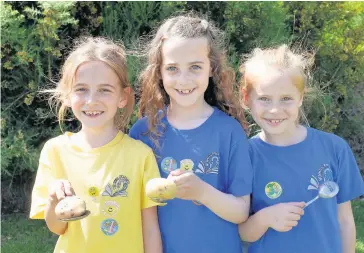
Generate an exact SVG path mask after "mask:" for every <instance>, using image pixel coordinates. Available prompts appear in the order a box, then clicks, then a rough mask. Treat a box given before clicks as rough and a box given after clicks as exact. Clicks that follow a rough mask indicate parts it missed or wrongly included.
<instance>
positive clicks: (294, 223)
mask: <svg viewBox="0 0 364 253" xmlns="http://www.w3.org/2000/svg"><path fill="white" fill-rule="evenodd" d="M297 224H298V222H297V221H287V222H286V223H285V226H286V227H295V226H297Z"/></svg>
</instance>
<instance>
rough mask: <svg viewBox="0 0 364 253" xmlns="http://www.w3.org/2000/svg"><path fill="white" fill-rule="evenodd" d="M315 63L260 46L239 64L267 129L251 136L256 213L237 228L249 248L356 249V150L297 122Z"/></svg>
mask: <svg viewBox="0 0 364 253" xmlns="http://www.w3.org/2000/svg"><path fill="white" fill-rule="evenodd" d="M309 60H310V59H309V58H305V57H304V56H302V55H299V54H295V53H293V52H292V51H291V50H290V49H289V48H288V47H287V46H286V45H283V46H280V47H278V48H274V49H267V50H261V49H255V50H254V51H253V53H252V55H251V56H250V57H249V58H248V59H247V60H246V62H245V63H244V64H243V65H242V67H241V72H242V79H241V85H242V87H241V91H242V94H243V101H244V104H245V105H246V106H247V108H248V109H249V111H250V112H251V115H252V117H253V119H254V121H255V122H256V123H257V124H258V125H259V127H260V128H261V132H260V133H258V134H257V135H256V136H254V137H253V138H252V139H250V140H249V143H250V155H251V160H252V165H253V170H254V180H253V193H252V204H251V210H252V212H253V215H252V216H250V217H249V219H248V220H247V221H246V222H244V223H242V224H240V225H239V232H240V236H241V238H242V239H243V240H245V241H248V242H253V243H252V244H251V246H250V248H249V253H261V252H264V253H265V252H270V253H275V252H277V253H278V252H279V253H285V252H287V253H293V252H294V253H307V252H309V253H343V252H345V253H349V252H351V253H354V252H355V223H354V218H353V212H352V209H351V204H350V201H351V200H352V199H354V198H356V197H358V196H360V195H362V194H363V193H364V184H363V180H362V178H361V175H360V172H359V168H358V166H357V163H356V161H355V159H354V156H353V154H352V151H351V150H350V147H349V146H348V144H347V143H346V142H345V141H344V140H343V139H341V138H340V137H338V136H336V135H334V134H331V133H326V132H322V131H319V130H316V129H313V128H310V127H305V126H303V125H301V124H299V123H298V122H299V117H300V115H301V112H302V111H301V106H302V101H303V98H304V95H305V93H306V91H307V90H308V88H307V85H306V83H307V77H306V75H305V72H306V70H307V68H308V62H309ZM311 62H312V61H311ZM332 182H334V183H332ZM335 183H336V184H337V186H338V189H339V192H338V193H337V195H336V196H334V197H332V198H326V199H324V198H318V199H317V200H316V201H314V202H312V203H311V204H310V205H307V203H308V202H309V201H310V200H311V199H314V198H315V197H316V196H317V195H318V192H319V190H320V189H323V187H324V186H325V185H326V186H327V185H328V186H331V188H330V187H329V188H328V190H329V193H330V192H335V190H337V189H335V188H336V187H335ZM324 189H327V188H324Z"/></svg>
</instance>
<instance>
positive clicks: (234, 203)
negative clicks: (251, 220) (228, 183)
mask: <svg viewBox="0 0 364 253" xmlns="http://www.w3.org/2000/svg"><path fill="white" fill-rule="evenodd" d="M203 185H204V186H203V188H202V191H201V195H200V197H199V198H198V199H196V200H198V201H199V202H201V204H203V205H205V206H206V207H207V208H209V209H210V210H211V211H212V212H214V213H215V214H216V215H217V216H219V217H220V218H222V219H224V220H227V221H230V222H232V223H236V224H239V223H241V222H244V221H246V219H248V217H249V208H250V195H246V196H242V197H235V196H233V195H231V194H226V193H223V192H221V191H219V190H217V189H216V188H214V187H213V186H211V185H209V184H207V183H204V184H203Z"/></svg>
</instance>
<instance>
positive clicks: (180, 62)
mask: <svg viewBox="0 0 364 253" xmlns="http://www.w3.org/2000/svg"><path fill="white" fill-rule="evenodd" d="M162 60H163V62H162V65H161V75H162V81H163V86H164V89H165V90H166V92H167V94H168V95H169V97H170V101H171V103H172V105H173V106H181V107H194V106H196V105H197V106H198V105H202V102H203V101H204V93H205V91H206V89H207V86H208V82H209V76H210V74H211V68H210V59H209V57H208V41H207V39H206V38H195V39H184V38H180V37H172V38H168V39H166V40H165V41H164V42H163V46H162Z"/></svg>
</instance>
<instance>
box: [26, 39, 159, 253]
mask: <svg viewBox="0 0 364 253" xmlns="http://www.w3.org/2000/svg"><path fill="white" fill-rule="evenodd" d="M52 92H53V96H52V98H53V100H52V101H55V102H56V103H57V108H59V111H58V117H59V121H60V122H61V121H63V120H64V116H65V115H66V114H67V112H66V111H67V109H71V111H72V113H73V115H74V116H75V117H76V118H77V120H79V121H80V122H81V125H82V127H81V130H80V131H79V132H77V133H70V132H66V133H65V134H63V135H60V136H58V137H55V138H53V139H51V140H49V141H47V142H46V144H45V145H44V148H43V150H42V152H41V156H40V160H39V168H38V172H37V176H36V181H35V185H34V188H33V192H32V205H31V211H30V218H33V219H45V221H46V223H47V226H48V228H49V230H50V231H52V232H53V233H56V234H58V235H60V237H59V239H58V242H57V245H56V247H55V250H54V252H66V253H82V252H87V253H93V252H95V253H100V252H108V253H113V252H128V253H134V252H135V253H141V252H162V246H161V239H160V232H159V225H158V219H157V211H156V206H155V205H157V204H156V203H154V202H152V201H151V200H149V199H148V198H147V197H146V195H145V190H144V188H145V185H146V182H148V180H150V179H152V178H157V177H160V175H159V171H158V166H157V163H156V160H155V157H154V154H153V152H152V150H151V149H150V148H149V147H147V146H146V145H145V144H143V143H142V142H140V141H136V140H133V139H131V138H130V137H128V136H127V135H126V134H124V133H123V132H122V130H123V129H124V128H125V126H127V124H128V123H129V119H130V115H131V114H132V111H133V107H134V96H133V92H132V89H131V87H130V84H129V82H128V79H127V70H126V56H125V52H124V48H123V46H120V45H117V44H115V43H113V42H111V41H109V40H106V39H103V38H87V39H84V40H82V41H81V42H80V43H78V45H77V46H76V48H75V50H74V51H72V52H71V54H70V55H69V56H68V58H67V60H66V62H65V64H64V66H63V68H62V78H61V80H60V82H59V83H58V85H57V87H56V88H55V89H54V90H53V91H52ZM72 195H76V196H78V197H79V198H81V199H83V200H84V201H85V203H86V208H87V210H88V211H89V212H90V214H89V215H88V216H87V217H85V218H83V219H80V220H76V221H68V222H67V221H62V220H59V219H58V218H57V216H56V213H55V207H56V205H57V204H58V203H59V201H60V200H62V199H64V198H66V197H68V196H72Z"/></svg>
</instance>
